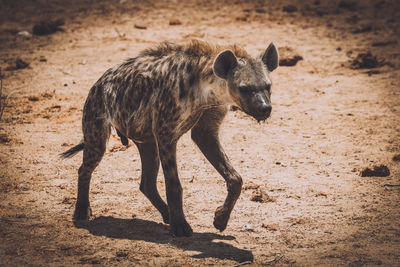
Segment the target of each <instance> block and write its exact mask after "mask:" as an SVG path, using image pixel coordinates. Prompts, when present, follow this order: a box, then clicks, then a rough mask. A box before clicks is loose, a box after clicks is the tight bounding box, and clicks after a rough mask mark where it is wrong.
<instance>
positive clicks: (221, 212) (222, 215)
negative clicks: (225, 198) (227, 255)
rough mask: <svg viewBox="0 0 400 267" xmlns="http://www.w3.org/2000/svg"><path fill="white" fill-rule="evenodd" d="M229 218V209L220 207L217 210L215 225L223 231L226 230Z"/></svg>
mask: <svg viewBox="0 0 400 267" xmlns="http://www.w3.org/2000/svg"><path fill="white" fill-rule="evenodd" d="M228 220H229V211H228V210H227V209H225V208H224V206H221V207H218V208H217V209H216V210H215V216H214V227H215V228H217V229H218V230H220V231H221V232H222V231H224V230H225V228H226V225H227V224H228Z"/></svg>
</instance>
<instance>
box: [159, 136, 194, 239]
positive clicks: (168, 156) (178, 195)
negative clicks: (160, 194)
mask: <svg viewBox="0 0 400 267" xmlns="http://www.w3.org/2000/svg"><path fill="white" fill-rule="evenodd" d="M167 140H168V141H167ZM168 142H171V138H165V137H164V138H162V140H160V139H158V149H159V155H160V159H161V165H162V168H163V171H164V177H165V187H166V191H167V202H168V209H169V223H170V229H171V233H172V234H173V235H175V236H191V235H192V233H193V230H192V228H191V227H190V225H189V224H188V223H187V221H186V219H185V215H184V213H183V208H182V186H181V183H180V181H179V178H178V169H177V165H176V142H173V143H168Z"/></svg>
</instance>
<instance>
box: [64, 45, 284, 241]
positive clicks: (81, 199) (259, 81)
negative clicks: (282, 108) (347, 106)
mask: <svg viewBox="0 0 400 267" xmlns="http://www.w3.org/2000/svg"><path fill="white" fill-rule="evenodd" d="M277 66H278V52H277V49H276V47H275V46H274V44H272V43H271V44H270V45H269V46H268V48H267V49H266V50H265V51H264V53H262V54H261V55H260V56H259V57H250V56H249V55H248V54H247V52H246V51H245V50H243V49H242V48H240V47H238V46H236V45H233V46H214V45H210V44H208V43H205V42H201V41H192V42H190V43H189V44H187V45H177V44H173V43H161V44H160V45H159V46H158V47H156V48H150V49H148V50H145V51H143V52H141V53H140V54H139V55H138V56H137V57H134V58H131V59H128V60H127V61H125V62H124V63H122V64H120V65H117V66H115V67H113V68H111V69H109V70H107V71H106V72H105V73H104V74H103V76H102V77H101V78H100V79H99V80H98V81H97V82H96V83H95V84H94V85H93V87H92V88H91V89H90V92H89V95H88V97H87V99H86V103H85V106H84V109H83V118H82V129H83V135H84V138H83V141H82V142H81V143H80V144H78V145H77V146H75V147H73V148H71V149H69V150H68V151H66V152H64V153H63V154H62V156H63V157H70V156H73V155H74V154H75V153H77V152H78V151H80V150H83V163H82V165H81V166H80V168H79V180H78V196H77V201H76V207H75V213H74V220H86V219H88V217H89V216H90V214H91V209H90V205H89V184H90V179H91V176H92V172H93V170H94V169H95V168H96V166H97V165H98V164H99V162H100V160H101V159H102V157H103V155H104V152H105V150H106V142H107V140H108V138H109V136H110V132H111V128H112V127H114V128H115V129H116V131H117V133H118V135H119V136H120V138H121V141H122V143H123V144H125V145H127V144H128V138H129V139H131V140H132V141H133V142H134V143H135V144H136V145H137V147H138V150H139V153H140V157H141V162H142V180H141V183H140V190H141V191H142V192H143V193H144V194H145V195H146V196H147V198H148V199H149V200H150V201H151V203H152V204H153V205H154V206H155V207H156V208H157V209H158V211H159V212H160V213H161V215H162V217H163V220H164V222H165V223H169V224H170V229H171V232H172V234H174V235H176V236H190V235H191V234H192V229H191V227H190V225H189V224H188V223H187V221H186V219H185V215H184V213H183V209H182V187H181V183H180V181H179V178H178V170H177V165H176V144H177V142H178V139H179V138H180V137H181V136H182V135H183V134H184V133H186V132H187V131H189V130H191V136H192V139H193V141H194V142H195V143H196V144H197V146H198V147H199V148H200V150H201V151H202V153H203V154H204V155H205V156H206V158H207V159H208V160H209V161H210V163H211V164H212V165H213V166H214V167H215V169H216V170H217V171H218V172H219V173H220V174H221V175H222V177H223V178H224V179H225V180H226V183H227V187H228V195H227V197H226V199H225V202H224V204H223V205H222V206H220V207H218V208H217V209H216V211H215V218H214V226H215V227H216V228H217V229H219V230H220V231H223V230H224V229H225V228H226V225H227V223H228V220H229V216H230V214H231V211H232V209H233V207H234V205H235V202H236V200H237V199H238V197H239V195H240V191H241V186H242V178H241V176H240V175H239V174H238V173H237V172H236V171H235V169H234V168H233V167H232V165H231V163H230V162H229V160H228V157H227V156H226V154H225V152H224V150H223V149H222V147H221V144H220V142H219V138H218V131H219V127H220V125H221V122H222V120H223V119H224V117H225V115H226V113H227V111H228V106H229V105H234V106H237V107H238V108H239V109H241V110H242V111H244V112H245V113H247V114H249V115H250V116H252V117H253V118H255V119H256V120H258V121H261V120H265V119H267V118H268V117H269V116H270V114H271V103H270V98H271V79H270V77H269V73H270V72H271V71H273V70H274V69H276V68H277ZM160 161H161V165H162V168H163V171H164V176H165V184H166V192H167V194H166V195H167V203H168V205H167V204H166V203H165V202H164V201H163V200H162V199H161V197H160V195H159V193H158V191H157V186H156V178H157V173H158V170H159V166H160Z"/></svg>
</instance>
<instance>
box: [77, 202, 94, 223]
mask: <svg viewBox="0 0 400 267" xmlns="http://www.w3.org/2000/svg"><path fill="white" fill-rule="evenodd" d="M90 216H92V209H91V208H90V206H80V205H76V207H75V212H74V221H87V220H89V218H90Z"/></svg>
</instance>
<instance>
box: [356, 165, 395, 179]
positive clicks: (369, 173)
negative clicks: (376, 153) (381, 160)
mask: <svg viewBox="0 0 400 267" xmlns="http://www.w3.org/2000/svg"><path fill="white" fill-rule="evenodd" d="M360 175H361V177H386V176H389V175H390V170H389V168H388V167H387V166H385V165H383V164H381V165H379V166H377V165H375V166H373V167H372V168H369V167H367V168H364V169H363V170H362V171H361V172H360Z"/></svg>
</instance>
